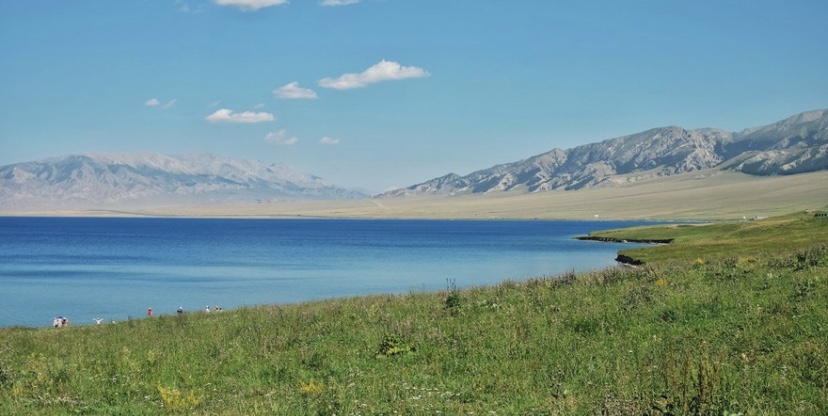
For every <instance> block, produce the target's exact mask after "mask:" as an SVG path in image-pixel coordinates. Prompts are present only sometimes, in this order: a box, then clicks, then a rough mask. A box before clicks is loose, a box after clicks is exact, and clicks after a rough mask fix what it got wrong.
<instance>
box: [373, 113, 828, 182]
mask: <svg viewBox="0 0 828 416" xmlns="http://www.w3.org/2000/svg"><path fill="white" fill-rule="evenodd" d="M705 169H725V170H733V171H740V172H743V173H746V174H750V175H763V176H767V175H789V174H796V173H805V172H813V171H817V170H824V169H828V110H815V111H808V112H805V113H801V114H797V115H795V116H792V117H790V118H787V119H785V120H782V121H779V122H777V123H773V124H770V125H767V126H763V127H756V128H750V129H746V130H743V131H741V132H735V133H734V132H728V131H725V130H721V129H714V128H703V129H695V130H685V129H683V128H681V127H676V126H670V127H660V128H654V129H650V130H647V131H643V132H641V133H636V134H632V135H628V136H622V137H617V138H614V139H609V140H605V141H602V142H599V143H591V144H586V145H582V146H578V147H574V148H572V149H568V150H561V149H553V150H550V151H548V152H546V153H543V154H540V155H537V156H533V157H530V158H528V159H524V160H521V161H518V162H514V163H506V164H502V165H497V166H494V167H491V168H488V169H483V170H479V171H476V172H472V173H470V174H468V175H466V176H460V175H457V174H454V173H450V174H448V175H445V176H442V177H439V178H435V179H431V180H429V181H426V182H423V183H420V184H417V185H412V186H409V187H407V188H401V189H395V190H392V191H389V192H386V193H384V194H383V195H382V196H383V197H395V196H411V195H463V194H475V193H492V192H503V191H525V192H541V191H548V190H578V189H586V188H601V187H611V186H618V185H620V184H623V183H628V182H637V181H643V180H647V179H653V178H657V177H662V176H668V175H675V174H681V173H688V172H695V171H701V170H705Z"/></svg>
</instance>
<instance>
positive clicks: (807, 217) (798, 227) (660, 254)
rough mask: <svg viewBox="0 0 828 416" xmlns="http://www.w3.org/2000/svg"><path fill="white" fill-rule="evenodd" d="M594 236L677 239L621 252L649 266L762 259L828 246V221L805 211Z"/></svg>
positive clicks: (618, 231)
mask: <svg viewBox="0 0 828 416" xmlns="http://www.w3.org/2000/svg"><path fill="white" fill-rule="evenodd" d="M592 236H598V237H610V238H615V239H635V240H667V239H674V242H673V243H672V244H668V245H662V246H659V247H646V248H637V249H626V250H621V251H620V252H619V254H623V255H626V256H628V257H631V258H633V259H635V260H638V261H642V262H645V263H647V262H651V261H657V260H663V259H674V258H685V259H694V258H696V257H700V258H710V257H736V256H749V255H753V256H759V255H767V253H770V252H773V251H777V250H780V249H782V250H784V249H785V248H786V247H803V246H806V245H808V244H809V243H812V242H822V243H828V219H826V218H815V217H814V212H811V211H803V212H799V213H796V214H789V215H781V216H778V217H770V218H765V219H759V220H752V221H739V222H724V223H713V224H705V225H668V226H657V227H638V228H634V229H626V230H607V231H601V232H597V233H593V234H592Z"/></svg>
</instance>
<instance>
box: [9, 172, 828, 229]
mask: <svg viewBox="0 0 828 416" xmlns="http://www.w3.org/2000/svg"><path fill="white" fill-rule="evenodd" d="M644 176H646V175H644ZM614 179H615V180H616V181H617V182H619V183H620V185H619V186H615V187H607V188H598V189H584V190H578V191H547V192H538V193H528V192H526V191H525V190H523V191H521V190H516V191H510V192H505V193H497V192H494V193H487V194H472V195H456V196H428V195H418V196H411V197H395V198H367V199H360V200H344V201H342V200H339V201H273V202H262V203H259V204H246V205H227V204H226V205H206V206H198V207H163V208H157V207H156V208H149V207H147V208H137V207H135V206H134V204H133V205H132V206H129V207H121V208H107V209H98V210H93V211H90V210H85V211H50V212H17V213H7V215H10V214H14V215H41V216H44V215H48V216H60V215H75V216H78V215H79V216H134V215H138V216H142V215H143V216H183V217H234V218H245V217H257V218H258V217H264V218H269V217H278V218H301V217H325V218H426V219H428V218H432V219H433V218H437V219H533V218H538V219H558V220H559V219H575V220H594V219H595V217H596V216H598V218H599V219H625V220H635V219H653V220H734V219H741V218H743V217H748V218H752V217H757V216H775V215H783V214H786V213H790V212H795V211H801V210H804V209H808V208H819V207H823V206H828V192H825V184H826V183H828V170H825V171H820V172H813V173H806V174H798V175H786V176H771V177H758V176H751V175H746V174H743V173H737V172H729V171H721V170H713V169H711V170H705V171H699V172H694V173H687V174H681V175H673V176H666V177H660V178H656V179H647V180H638V178H636V177H619V178H614Z"/></svg>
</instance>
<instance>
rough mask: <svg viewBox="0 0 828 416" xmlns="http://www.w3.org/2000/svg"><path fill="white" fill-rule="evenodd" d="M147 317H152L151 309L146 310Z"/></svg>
mask: <svg viewBox="0 0 828 416" xmlns="http://www.w3.org/2000/svg"><path fill="white" fill-rule="evenodd" d="M147 316H152V308H149V309H147Z"/></svg>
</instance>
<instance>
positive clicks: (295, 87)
mask: <svg viewBox="0 0 828 416" xmlns="http://www.w3.org/2000/svg"><path fill="white" fill-rule="evenodd" d="M273 95H275V96H277V97H279V98H281V99H284V100H300V99H314V98H317V95H316V92H314V91H313V90H312V89H310V88H303V87H300V86H299V83H298V82H291V83H290V84H287V85H283V86H281V87H279V88H276V89H275V90H273Z"/></svg>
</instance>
